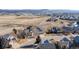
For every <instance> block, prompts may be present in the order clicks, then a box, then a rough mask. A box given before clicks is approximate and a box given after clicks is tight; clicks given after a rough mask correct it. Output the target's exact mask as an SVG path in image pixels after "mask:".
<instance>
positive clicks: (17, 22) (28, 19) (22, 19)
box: [0, 15, 50, 35]
mask: <svg viewBox="0 0 79 59" xmlns="http://www.w3.org/2000/svg"><path fill="white" fill-rule="evenodd" d="M48 18H50V17H48V16H10V15H9V16H0V35H3V34H6V33H9V32H11V31H12V29H13V28H17V29H23V28H25V27H27V26H28V25H32V26H37V25H38V24H40V23H41V22H43V21H45V20H47V19H48Z"/></svg>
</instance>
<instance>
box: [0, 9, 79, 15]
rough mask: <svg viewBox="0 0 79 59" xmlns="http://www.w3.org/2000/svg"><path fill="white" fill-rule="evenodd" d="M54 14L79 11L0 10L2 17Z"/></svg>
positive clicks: (77, 11) (78, 11)
mask: <svg viewBox="0 0 79 59" xmlns="http://www.w3.org/2000/svg"><path fill="white" fill-rule="evenodd" d="M53 13H57V14H59V13H77V14H79V10H49V9H38V10H34V9H33V10H32V9H24V10H6V9H5V10H3V9H0V15H10V14H16V15H26V14H34V15H46V14H49V15H51V14H53Z"/></svg>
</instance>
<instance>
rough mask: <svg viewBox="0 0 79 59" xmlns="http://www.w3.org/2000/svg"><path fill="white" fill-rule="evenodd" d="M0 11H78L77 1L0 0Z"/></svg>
mask: <svg viewBox="0 0 79 59" xmlns="http://www.w3.org/2000/svg"><path fill="white" fill-rule="evenodd" d="M0 9H67V10H79V0H0Z"/></svg>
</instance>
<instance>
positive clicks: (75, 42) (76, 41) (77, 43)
mask: <svg viewBox="0 0 79 59" xmlns="http://www.w3.org/2000/svg"><path fill="white" fill-rule="evenodd" d="M73 42H74V45H75V46H78V47H79V36H76V37H74V40H73Z"/></svg>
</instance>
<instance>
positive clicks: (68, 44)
mask: <svg viewBox="0 0 79 59" xmlns="http://www.w3.org/2000/svg"><path fill="white" fill-rule="evenodd" d="M59 45H60V47H61V48H63V46H65V48H67V49H68V48H71V46H72V43H71V41H70V40H69V38H67V37H63V38H62V39H61V40H60V42H59Z"/></svg>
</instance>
